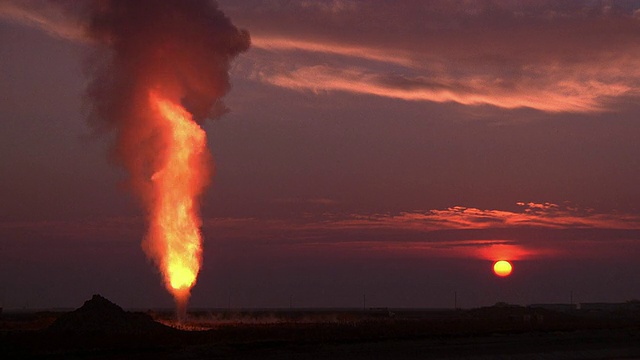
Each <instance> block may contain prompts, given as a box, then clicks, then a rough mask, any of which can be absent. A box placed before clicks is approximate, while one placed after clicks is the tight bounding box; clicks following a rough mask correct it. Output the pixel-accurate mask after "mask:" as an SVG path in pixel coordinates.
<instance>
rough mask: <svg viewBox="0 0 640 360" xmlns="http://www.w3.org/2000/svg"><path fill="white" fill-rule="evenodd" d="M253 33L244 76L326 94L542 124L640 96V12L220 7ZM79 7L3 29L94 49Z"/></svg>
mask: <svg viewBox="0 0 640 360" xmlns="http://www.w3.org/2000/svg"><path fill="white" fill-rule="evenodd" d="M220 3H221V6H222V7H223V8H224V9H225V11H226V12H227V13H229V14H230V15H231V17H232V18H233V19H234V21H235V22H236V23H238V24H240V25H242V26H244V27H246V28H248V29H249V30H250V31H251V32H252V42H253V47H254V50H252V51H250V53H249V54H247V55H246V56H245V57H244V58H243V59H240V62H244V64H243V66H237V67H235V68H234V71H235V74H236V75H237V76H246V77H248V78H251V79H254V80H257V81H261V82H264V83H267V84H270V85H273V86H278V87H282V88H287V89H291V90H295V91H311V92H316V93H318V94H324V93H327V92H347V93H352V94H362V95H367V96H377V97H385V98H392V99H401V100H406V101H427V102H455V103H458V104H462V105H468V106H477V105H490V106H495V107H498V108H505V109H514V108H532V109H537V110H541V111H546V112H575V113H589V112H602V111H609V110H613V109H615V107H616V105H617V104H618V103H619V102H621V101H625V100H626V99H628V98H635V97H638V96H640V92H639V91H638V89H639V88H640V44H638V42H637V39H638V37H640V21H639V19H640V17H638V14H639V13H640V2H638V1H628V2H605V3H599V2H593V1H586V0H584V1H575V2H555V1H535V2H529V1H518V2H486V1H474V0H466V1H429V2H423V1H413V0H409V1H403V2H401V3H398V2H394V1H375V2H369V1H346V0H343V1H339V0H331V1H299V2H273V1H260V0H258V1H242V0H239V1H233V2H230V1H220ZM72 7H73V8H77V7H78V3H77V2H73V1H64V0H58V1H34V0H27V1H17V0H9V1H5V2H3V3H1V4H0V17H1V18H5V19H10V20H11V21H18V22H21V23H25V24H29V25H31V26H35V27H39V28H41V29H43V30H45V31H47V32H48V33H50V34H52V35H53V36H57V37H62V38H66V39H70V40H73V41H84V42H86V41H88V40H87V38H86V37H85V35H84V33H83V29H84V23H83V21H85V20H83V18H82V11H77V9H75V11H68V10H69V8H72Z"/></svg>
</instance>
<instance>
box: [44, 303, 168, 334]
mask: <svg viewBox="0 0 640 360" xmlns="http://www.w3.org/2000/svg"><path fill="white" fill-rule="evenodd" d="M168 330H171V328H169V327H167V326H165V325H162V324H160V323H157V322H155V321H154V320H153V319H152V318H151V316H149V315H147V314H144V313H139V312H136V313H132V312H128V311H124V310H123V309H122V308H121V307H120V306H118V305H116V304H114V303H112V302H111V301H109V300H107V299H105V298H104V297H102V296H100V295H93V297H92V298H91V300H87V301H85V303H84V305H82V306H81V307H80V308H78V309H76V310H74V311H72V312H70V313H67V314H64V315H62V316H60V317H59V318H58V319H56V321H55V322H54V323H53V324H51V326H49V328H48V331H51V332H64V333H101V334H136V333H146V334H148V333H155V332H163V331H168Z"/></svg>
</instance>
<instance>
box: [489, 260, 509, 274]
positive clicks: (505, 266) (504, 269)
mask: <svg viewBox="0 0 640 360" xmlns="http://www.w3.org/2000/svg"><path fill="white" fill-rule="evenodd" d="M512 270H513V267H512V266H511V263H510V262H508V261H506V260H499V261H496V262H495V263H494V264H493V272H494V273H495V274H496V275H498V276H500V277H506V276H509V275H511V271H512Z"/></svg>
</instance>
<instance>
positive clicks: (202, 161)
mask: <svg viewBox="0 0 640 360" xmlns="http://www.w3.org/2000/svg"><path fill="white" fill-rule="evenodd" d="M149 100H150V102H151V107H152V109H154V110H155V113H156V114H155V115H156V118H157V121H158V125H159V129H161V130H162V136H163V137H164V141H165V148H164V151H166V153H164V154H163V155H164V157H163V163H162V164H161V166H160V167H159V169H157V170H156V171H155V172H154V173H153V176H152V177H151V182H152V191H153V201H152V203H151V204H150V214H149V216H150V228H149V234H148V236H147V239H146V241H145V250H146V251H147V253H149V254H151V256H152V257H153V259H154V260H155V262H156V263H157V264H158V266H159V268H160V271H161V272H162V274H163V277H164V283H165V286H166V287H167V289H168V290H169V292H171V293H172V294H173V296H174V298H175V300H176V303H177V304H178V308H179V309H186V302H187V301H188V298H189V295H190V290H191V288H192V287H193V286H194V285H195V283H196V279H197V277H198V273H199V271H200V264H201V262H202V238H201V235H200V226H201V220H200V218H199V214H198V203H197V201H198V199H197V198H198V197H199V196H200V194H202V192H203V190H204V187H205V186H206V185H207V182H208V177H209V169H208V163H207V159H208V153H207V151H206V134H205V132H204V130H202V128H200V126H199V125H198V124H196V123H195V122H194V121H193V119H192V116H191V114H190V113H189V112H187V111H186V110H185V109H184V108H183V107H182V106H181V105H179V104H177V103H174V102H172V101H170V100H169V99H167V98H164V97H162V96H161V95H159V94H157V93H151V94H150V97H149Z"/></svg>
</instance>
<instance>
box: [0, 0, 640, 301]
mask: <svg viewBox="0 0 640 360" xmlns="http://www.w3.org/2000/svg"><path fill="white" fill-rule="evenodd" d="M497 3H498V4H493V5H489V4H490V3H489V2H485V1H429V2H424V1H402V2H396V1H375V2H370V1H348V0H344V1H338V0H335V1H303V0H300V1H281V2H280V1H248V0H246V1H243V0H240V1H237V0H236V1H232V0H225V1H219V5H220V8H221V9H222V10H223V11H224V12H225V13H226V14H227V15H228V16H229V17H230V18H231V20H232V21H233V23H234V24H235V25H236V26H238V27H240V28H244V29H246V30H248V31H249V33H250V34H251V38H252V44H253V45H252V48H251V49H250V50H249V51H248V52H246V53H243V54H241V55H240V56H239V57H238V59H237V60H236V61H235V62H234V63H233V67H232V69H231V72H230V75H231V82H232V90H231V92H230V93H229V94H228V95H227V96H226V97H225V98H224V101H225V103H226V105H227V106H228V107H229V108H230V112H229V113H227V114H225V115H223V116H222V117H221V118H219V119H216V120H211V121H207V122H206V123H205V126H204V127H205V130H206V131H207V133H208V136H209V147H210V149H211V151H212V153H213V155H214V157H215V163H216V173H215V176H214V178H213V183H212V186H211V187H210V188H209V190H208V192H207V195H206V197H205V199H204V202H203V214H202V215H203V222H204V225H203V229H202V231H203V236H204V238H205V243H204V246H205V253H204V263H203V268H202V272H201V274H200V278H199V280H198V284H197V285H196V287H195V288H194V290H193V296H192V300H191V303H192V306H194V307H226V306H227V304H228V301H229V299H231V304H232V306H236V307H288V306H289V296H290V295H291V296H292V297H293V303H294V305H295V306H301V307H313V306H340V307H350V306H354V307H358V306H361V301H362V300H361V299H362V294H365V293H366V294H367V299H368V303H369V305H371V306H389V307H403V306H411V307H422V306H424V307H449V306H452V303H453V293H454V291H457V293H458V304H459V305H461V306H463V307H471V306H479V305H490V304H493V303H495V302H497V301H507V302H513V303H520V304H529V303H539V302H568V301H569V293H570V291H573V293H574V300H575V301H578V302H580V301H584V302H590V301H625V300H630V299H632V298H640V285H638V284H640V275H638V274H640V265H639V264H638V261H637V259H638V257H639V256H640V206H638V204H639V203H640V190H639V189H640V187H639V186H638V184H639V183H640V146H638V144H640V122H639V120H638V119H639V118H640V102H639V101H638V99H639V98H640V91H639V89H640V86H639V85H640V70H638V69H640V43H639V42H638V40H637V39H639V38H640V2H637V1H600V2H596V1H574V2H561V4H558V2H555V1H524V0H523V1H509V2H497ZM56 4H72V2H71V3H65V2H46V1H35V0H32V1H3V2H1V3H0V99H1V100H0V151H1V153H2V154H3V156H2V157H0V200H1V201H0V302H1V303H2V305H3V306H4V307H6V308H20V307H25V306H26V307H53V306H68V307H73V306H78V305H80V304H81V303H82V301H84V300H85V299H86V298H88V297H89V296H90V295H91V294H93V293H101V294H103V295H104V296H107V297H108V298H110V299H112V300H113V301H115V302H117V303H119V304H121V305H122V306H125V307H142V308H146V307H158V306H165V307H170V306H172V300H171V297H170V295H169V294H167V293H166V292H165V291H164V288H163V286H162V284H161V282H160V280H159V278H158V276H157V274H156V273H155V270H154V268H153V267H152V266H151V265H150V264H149V263H148V260H147V259H146V258H145V255H144V253H143V252H142V250H141V248H140V241H141V238H142V237H143V236H144V231H145V230H144V222H143V215H142V213H141V211H140V209H139V208H138V206H137V204H136V203H135V201H134V200H133V197H132V196H131V194H129V193H128V192H127V191H125V189H124V187H123V186H122V182H123V180H124V178H125V175H124V170H122V169H121V168H119V167H118V166H116V165H114V164H113V163H112V162H111V161H110V160H109V158H108V146H109V144H110V142H111V140H112V135H111V134H95V133H92V130H91V128H90V126H89V125H88V124H87V121H86V120H85V119H86V115H87V105H86V101H85V100H84V95H83V93H84V90H85V86H86V84H87V79H86V78H85V73H86V65H87V53H88V52H89V50H90V49H91V47H92V46H94V45H93V44H91V42H90V41H88V40H86V39H85V38H84V37H83V35H82V31H81V30H80V29H79V28H78V27H77V25H76V24H77V21H78V19H77V18H74V17H70V16H69V15H68V14H67V13H66V12H62V11H61V10H60V7H58V6H57V5H56ZM502 257H505V258H507V259H510V260H514V272H513V275H512V276H510V277H508V278H505V279H498V278H496V277H495V276H493V275H492V271H491V265H492V260H497V259H498V258H502Z"/></svg>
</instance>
